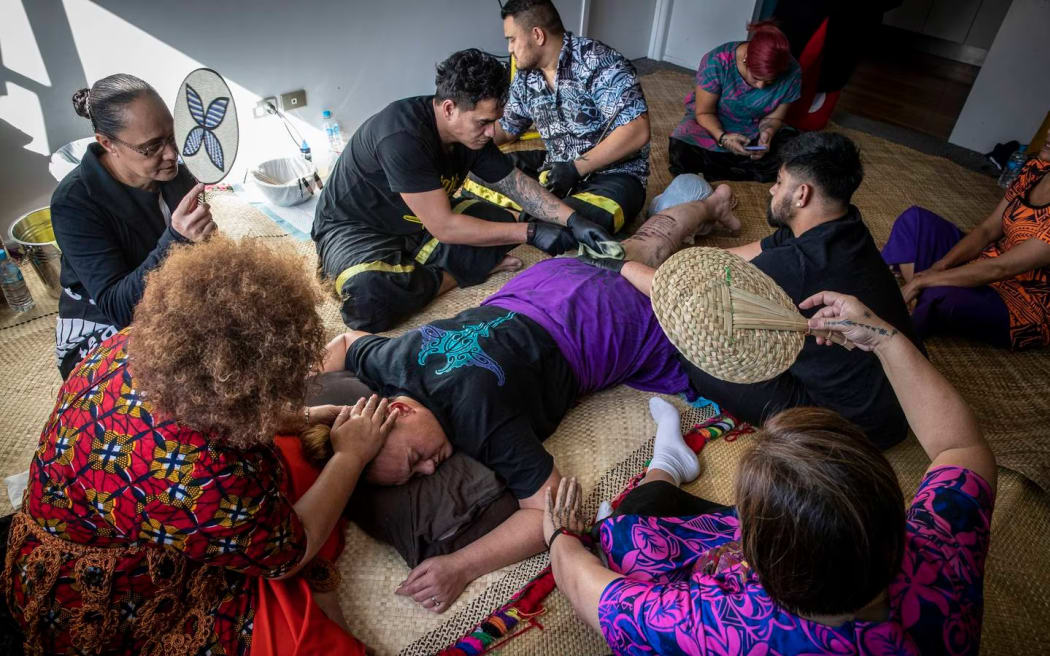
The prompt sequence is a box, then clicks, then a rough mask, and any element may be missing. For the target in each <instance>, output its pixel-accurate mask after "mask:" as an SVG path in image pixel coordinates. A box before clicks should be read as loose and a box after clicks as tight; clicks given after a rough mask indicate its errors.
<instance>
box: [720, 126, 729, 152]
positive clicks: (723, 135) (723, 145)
mask: <svg viewBox="0 0 1050 656" xmlns="http://www.w3.org/2000/svg"><path fill="white" fill-rule="evenodd" d="M727 134H729V133H728V132H726V131H725V130H722V136H720V137H719V138H718V147H719V148H725V144H723V143H722V142H723V141H725V138H726V135H727Z"/></svg>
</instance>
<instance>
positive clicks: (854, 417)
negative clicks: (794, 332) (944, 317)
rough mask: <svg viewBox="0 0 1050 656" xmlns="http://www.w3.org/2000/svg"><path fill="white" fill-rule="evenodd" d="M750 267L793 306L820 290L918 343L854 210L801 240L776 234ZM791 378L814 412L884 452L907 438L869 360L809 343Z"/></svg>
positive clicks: (889, 392) (888, 390) (889, 391)
mask: <svg viewBox="0 0 1050 656" xmlns="http://www.w3.org/2000/svg"><path fill="white" fill-rule="evenodd" d="M751 262H752V264H754V265H755V266H757V267H758V268H759V269H761V270H762V271H764V272H765V273H766V274H767V275H769V277H771V278H772V279H773V280H775V281H776V282H777V284H778V285H780V286H781V287H782V288H783V289H784V291H785V292H787V294H788V296H790V297H791V300H793V301H794V302H795V303H796V304H797V303H801V302H802V301H803V300H805V299H806V298H809V297H810V296H812V295H813V294H816V293H817V292H822V291H833V292H840V293H842V294H850V295H852V296H856V297H857V298H858V299H860V300H861V302H862V303H864V304H865V305H867V306H868V307H869V308H871V310H872V311H873V312H874V313H875V314H876V315H877V316H879V317H881V318H882V319H885V320H886V321H888V322H889V323H890V324H892V325H893V326H894V327H895V328H896V329H897V330H899V331H901V332H902V333H904V334H905V335H907V336H908V338H909V339H911V340H912V341H913V342H916V339H915V336H914V332H913V331H912V326H911V318H910V317H909V316H908V309H907V308H906V307H905V305H904V300H903V298H902V297H901V293H900V289H899V287H898V286H897V282H896V280H894V278H893V274H892V273H890V270H889V267H888V266H887V265H886V263H885V262H884V261H883V259H882V256H881V255H880V254H879V249H878V248H877V247H876V246H875V242H874V240H872V238H871V233H870V232H868V228H867V226H865V225H864V222H863V221H862V220H861V217H860V212H859V211H858V210H857V208H856V207H854V206H852V205H851V206H850V209H849V212H848V213H847V214H846V216H844V217H842V218H841V219H837V220H835V221H829V222H827V223H824V224H821V225H819V226H817V227H815V228H811V229H810V230H807V231H806V232H804V233H802V235H801V236H799V237H798V238H796V237H795V236H794V235H793V234H792V232H791V230H790V228H781V229H780V230H778V231H777V232H775V233H773V234H772V235H770V236H768V237H766V238H765V239H763V240H762V252H761V253H760V254H759V255H758V256H757V257H756V258H755V259H753V260H752V261H751ZM815 311H816V310H805V311H803V312H802V313H803V314H804V315H805V316H807V317H808V316H812V315H813V313H814V312H815ZM916 343H917V342H916ZM789 373H790V375H792V376H794V377H795V378H796V379H798V381H799V382H801V383H802V385H803V387H804V388H805V389H806V392H807V394H808V395H809V397H810V398H811V399H812V400H813V401H814V402H815V403H816V404H817V405H820V406H823V407H828V408H831V409H834V410H837V411H838V412H839V413H840V414H842V415H843V416H844V417H846V418H847V419H849V420H851V421H853V422H854V423H856V424H858V425H859V426H860V427H861V428H862V429H864V430H865V432H866V433H867V434H868V435H869V437H870V438H871V440H872V442H874V443H875V444H878V445H880V446H888V445H889V444H893V443H894V442H897V441H899V440H900V439H902V438H903V437H904V435H906V434H907V421H906V420H905V417H904V412H903V410H902V409H901V407H900V403H898V402H897V397H896V395H895V394H894V393H893V388H892V387H891V386H890V383H889V380H887V378H886V375H885V373H883V371H882V365H881V364H879V361H878V358H877V357H876V356H875V354H874V353H870V352H865V351H861V350H860V349H854V350H852V351H847V350H846V349H844V348H841V347H838V346H830V347H829V346H818V345H817V343H816V341H815V340H813V339H812V338H807V339H806V343H805V346H803V348H802V353H800V354H799V357H798V360H796V361H795V364H793V365H792V366H791V369H790V370H789Z"/></svg>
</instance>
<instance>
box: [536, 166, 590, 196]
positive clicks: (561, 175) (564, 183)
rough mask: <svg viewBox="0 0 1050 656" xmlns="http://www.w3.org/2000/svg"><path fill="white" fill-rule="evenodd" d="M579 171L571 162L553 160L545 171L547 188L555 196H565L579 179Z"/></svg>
mask: <svg viewBox="0 0 1050 656" xmlns="http://www.w3.org/2000/svg"><path fill="white" fill-rule="evenodd" d="M581 177H582V176H581V175H580V172H579V171H577V170H576V164H574V163H573V162H555V163H554V165H553V166H551V170H550V171H549V172H548V173H547V182H546V183H544V184H545V185H546V187H547V190H548V191H550V192H551V193H552V194H554V195H555V196H558V197H561V198H565V197H566V196H568V195H569V192H571V191H572V189H573V187H575V186H576V184H577V183H578V182H579V181H580V178H581Z"/></svg>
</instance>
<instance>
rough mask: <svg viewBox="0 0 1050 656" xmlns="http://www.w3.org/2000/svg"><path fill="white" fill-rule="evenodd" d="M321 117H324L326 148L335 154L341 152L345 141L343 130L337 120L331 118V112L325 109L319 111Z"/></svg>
mask: <svg viewBox="0 0 1050 656" xmlns="http://www.w3.org/2000/svg"><path fill="white" fill-rule="evenodd" d="M321 118H323V119H324V123H323V124H322V125H324V133H325V134H326V135H328V148H329V149H330V150H331V151H332V152H333V153H336V154H339V153H341V152H343V147H345V146H346V142H345V141H343V130H342V128H341V127H340V126H339V121H337V120H335V119H334V118H332V112H331V111H329V110H327V109H326V110H324V111H323V112H321Z"/></svg>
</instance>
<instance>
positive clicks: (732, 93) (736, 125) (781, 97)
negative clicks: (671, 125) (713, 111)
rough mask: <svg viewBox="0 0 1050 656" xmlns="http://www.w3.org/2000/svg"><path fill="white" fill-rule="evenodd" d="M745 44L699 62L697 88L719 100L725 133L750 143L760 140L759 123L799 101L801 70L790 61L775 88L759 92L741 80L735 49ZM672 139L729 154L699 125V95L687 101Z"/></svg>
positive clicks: (723, 48) (736, 43)
mask: <svg viewBox="0 0 1050 656" xmlns="http://www.w3.org/2000/svg"><path fill="white" fill-rule="evenodd" d="M741 43H742V42H741V41H731V42H729V43H723V44H722V45H720V46H718V47H717V48H715V49H714V50H712V51H711V52H709V53H707V54H706V55H704V58H703V59H701V60H700V66H699V68H697V69H696V86H698V87H700V88H701V89H703V90H705V91H708V92H710V93H713V94H715V95H716V96H718V120H719V121H720V122H721V123H722V129H724V130H725V131H726V132H736V133H739V134H742V135H744V136H745V137H747V138H748V139H755V138H757V137H758V122H759V121H761V120H762V118H763V117H765V116H766V115H767V114H769V113H770V112H772V111H773V110H774V109H776V108H777V107H779V106H780V105H781V104H782V103H789V102H794V101H796V100H798V98H799V96H800V95H802V68H801V67H800V66H799V65H798V62H797V61H795V60H794V58H792V59H791V64H790V66H789V67H788V69H787V70H786V71H784V72H783V73H781V74H780V76H778V77H777V79H776V81H775V82H773V84H770V85H769V86H767V87H766V88H765V89H758V88H755V87H753V86H751V85H750V84H748V83H747V81H746V80H745V79H744V78H743V77H741V75H740V71H739V70H737V67H736V48H737V46H739V45H740V44H741ZM671 138H673V139H678V140H680V141H684V142H686V143H689V144H692V145H694V146H700V147H701V148H704V149H707V150H715V151H718V152H726V151H725V149H724V148H721V147H719V145H718V143H717V142H716V141H715V139H714V137H712V136H711V133H710V132H708V131H707V130H705V129H704V128H702V127H700V124H699V123H697V122H696V91H695V90H694V91H692V92H691V93H690V94H689V95H688V96H686V98H685V117H684V118H682V120H681V122H680V123H679V124H678V127H676V128H675V129H674V132H672V133H671Z"/></svg>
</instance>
